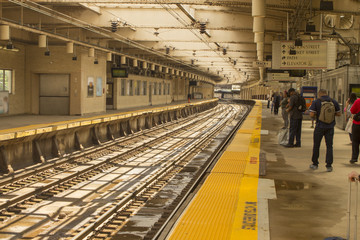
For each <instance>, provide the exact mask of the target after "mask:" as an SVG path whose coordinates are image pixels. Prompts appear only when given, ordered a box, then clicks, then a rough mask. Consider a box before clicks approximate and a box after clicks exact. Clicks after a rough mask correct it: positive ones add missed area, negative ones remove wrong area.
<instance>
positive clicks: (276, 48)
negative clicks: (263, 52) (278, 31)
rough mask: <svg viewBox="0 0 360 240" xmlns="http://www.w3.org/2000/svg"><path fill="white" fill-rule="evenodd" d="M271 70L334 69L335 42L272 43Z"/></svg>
mask: <svg viewBox="0 0 360 240" xmlns="http://www.w3.org/2000/svg"><path fill="white" fill-rule="evenodd" d="M272 51H273V54H272V56H273V58H272V68H273V69H335V66H336V42H335V41H325V40H314V41H305V40H304V41H302V46H295V41H273V43H272Z"/></svg>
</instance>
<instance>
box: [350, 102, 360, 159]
mask: <svg viewBox="0 0 360 240" xmlns="http://www.w3.org/2000/svg"><path fill="white" fill-rule="evenodd" d="M350 112H351V113H352V114H356V113H358V112H360V98H358V99H356V101H355V102H354V104H353V105H352V106H351V109H350ZM351 135H352V155H351V160H350V163H356V162H357V161H358V157H359V144H360V121H355V120H353V126H352V131H351Z"/></svg>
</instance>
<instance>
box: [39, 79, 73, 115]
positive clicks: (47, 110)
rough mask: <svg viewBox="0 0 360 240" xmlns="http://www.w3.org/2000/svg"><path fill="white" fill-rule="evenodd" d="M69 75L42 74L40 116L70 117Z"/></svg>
mask: <svg viewBox="0 0 360 240" xmlns="http://www.w3.org/2000/svg"><path fill="white" fill-rule="evenodd" d="M69 81H70V75H69V74H40V99H39V104H40V106H39V109H40V114H45V115H69V113H70V89H69V85H70V83H69Z"/></svg>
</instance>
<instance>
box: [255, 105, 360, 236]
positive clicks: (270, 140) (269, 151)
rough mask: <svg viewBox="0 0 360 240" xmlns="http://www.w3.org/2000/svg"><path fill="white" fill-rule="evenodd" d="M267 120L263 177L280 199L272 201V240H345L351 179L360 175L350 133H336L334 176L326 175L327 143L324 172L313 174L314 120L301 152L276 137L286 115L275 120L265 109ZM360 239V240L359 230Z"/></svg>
mask: <svg viewBox="0 0 360 240" xmlns="http://www.w3.org/2000/svg"><path fill="white" fill-rule="evenodd" d="M262 120H263V121H262V129H263V130H269V134H268V135H262V137H261V153H264V154H265V158H266V161H267V174H266V176H265V177H264V178H267V179H274V181H275V186H276V193H277V199H275V200H269V218H270V235H271V239H272V240H295V239H302V240H305V239H306V240H322V239H325V238H327V237H331V236H339V237H343V238H346V226H347V215H346V211H347V201H348V189H349V182H348V180H347V174H348V173H349V172H351V171H352V170H356V171H358V172H360V164H355V165H351V164H350V163H349V160H350V155H351V144H350V140H349V136H348V134H347V133H346V132H345V131H343V130H341V129H338V128H335V136H334V164H333V167H334V171H333V172H330V173H329V172H326V168H325V151H326V145H325V140H324V139H323V141H322V144H321V150H320V158H319V162H320V164H319V169H318V170H316V171H313V170H311V169H309V165H310V164H311V156H312V146H313V140H312V139H313V128H310V126H311V121H306V120H304V121H303V125H302V138H301V140H302V142H301V144H302V147H301V148H284V147H282V146H280V145H278V141H277V132H278V130H279V129H280V128H281V127H282V126H283V121H282V118H281V115H278V116H274V115H271V114H270V109H268V108H266V105H265V104H264V105H263V119H262ZM359 200H360V199H359ZM358 225H359V224H358ZM357 237H358V238H360V231H358V236H357ZM351 239H353V238H351Z"/></svg>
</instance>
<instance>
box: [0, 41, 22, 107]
mask: <svg viewBox="0 0 360 240" xmlns="http://www.w3.org/2000/svg"><path fill="white" fill-rule="evenodd" d="M16 47H17V48H18V49H19V51H18V52H12V51H1V57H0V69H6V70H12V72H13V81H12V82H13V86H12V92H11V93H10V94H9V114H20V113H24V112H25V46H23V45H16Z"/></svg>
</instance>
